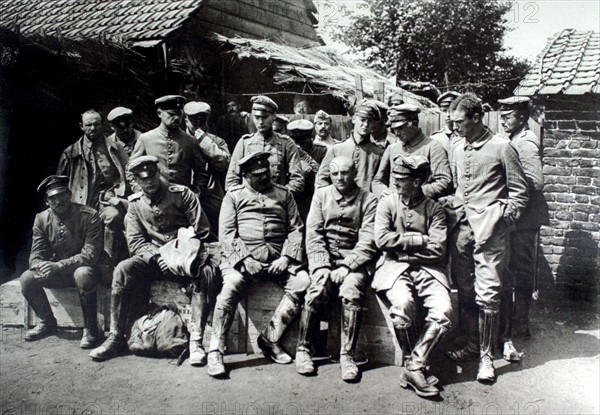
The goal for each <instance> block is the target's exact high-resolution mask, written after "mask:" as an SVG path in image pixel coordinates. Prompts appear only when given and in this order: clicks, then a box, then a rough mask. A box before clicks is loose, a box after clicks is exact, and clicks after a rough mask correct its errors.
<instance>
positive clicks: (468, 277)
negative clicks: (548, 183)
mask: <svg viewBox="0 0 600 415" xmlns="http://www.w3.org/2000/svg"><path fill="white" fill-rule="evenodd" d="M482 117H483V108H482V106H481V101H480V99H479V98H478V97H477V96H476V95H475V94H471V93H467V94H463V95H461V96H460V97H458V98H457V99H456V100H455V101H454V102H453V103H452V105H451V106H450V118H451V119H452V122H453V124H454V129H455V131H456V133H457V134H458V135H459V136H461V137H462V138H461V140H460V141H458V142H457V143H456V145H454V146H453V147H452V157H451V159H452V161H453V164H452V176H453V179H454V183H455V187H456V194H455V196H454V200H453V207H454V209H455V210H456V215H455V217H456V220H457V223H456V224H452V225H454V226H453V229H452V230H451V231H450V236H449V241H450V243H449V246H450V249H451V257H452V264H451V267H452V275H453V276H454V278H456V279H457V281H456V283H457V284H456V285H457V288H458V299H459V304H462V305H463V317H464V319H465V321H464V323H465V326H466V329H467V345H466V346H465V347H464V348H462V349H459V350H457V351H451V352H448V356H449V357H450V358H451V359H453V360H456V361H464V360H469V359H479V369H478V371H477V380H478V381H480V382H493V381H494V380H495V379H496V374H495V370H494V362H493V350H494V347H495V345H496V341H497V339H498V317H499V311H500V299H501V293H502V275H503V272H504V266H505V254H506V248H507V238H508V227H509V226H512V225H513V224H514V223H515V222H516V221H517V220H518V219H519V217H520V216H521V213H522V212H523V210H524V209H525V206H526V205H527V200H528V190H527V181H526V179H525V174H524V173H523V168H522V167H521V163H520V161H519V158H518V155H517V153H516V151H515V149H514V148H513V147H512V146H511V145H510V142H509V141H508V140H507V139H505V138H503V137H501V136H499V135H495V134H494V133H493V132H491V131H490V130H489V129H488V128H487V127H486V126H485V125H484V124H483V120H482Z"/></svg>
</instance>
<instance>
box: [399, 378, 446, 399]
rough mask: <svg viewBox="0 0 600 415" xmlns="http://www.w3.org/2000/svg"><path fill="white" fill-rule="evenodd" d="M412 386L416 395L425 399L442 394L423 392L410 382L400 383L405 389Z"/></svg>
mask: <svg viewBox="0 0 600 415" xmlns="http://www.w3.org/2000/svg"><path fill="white" fill-rule="evenodd" d="M409 385H410V387H411V388H412V389H413V390H414V391H415V393H416V394H417V395H419V396H421V397H423V398H431V397H434V396H439V394H440V392H439V391H438V392H423V391H422V390H420V389H419V388H416V387H415V385H413V384H412V383H410V382H406V381H402V380H401V381H400V386H402V387H403V388H404V389H408V386H409Z"/></svg>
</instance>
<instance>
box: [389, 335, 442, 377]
mask: <svg viewBox="0 0 600 415" xmlns="http://www.w3.org/2000/svg"><path fill="white" fill-rule="evenodd" d="M414 331H415V330H414V327H413V326H409V327H407V328H396V327H394V334H395V335H396V340H398V344H399V345H400V349H401V350H402V366H406V362H407V360H408V359H409V358H410V355H411V353H412V351H413V346H414V345H415V340H414V338H415V333H414ZM425 377H426V378H427V383H429V384H430V385H437V383H438V382H439V379H438V378H437V377H435V376H433V375H426V376H425Z"/></svg>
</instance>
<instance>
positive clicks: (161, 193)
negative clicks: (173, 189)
mask: <svg viewBox="0 0 600 415" xmlns="http://www.w3.org/2000/svg"><path fill="white" fill-rule="evenodd" d="M165 194H167V184H166V183H165V182H163V181H162V180H161V181H160V184H159V186H158V190H157V191H156V193H155V194H154V196H152V197H149V196H148V195H147V194H146V193H143V196H142V197H143V198H144V200H145V201H146V202H147V203H148V204H152V203H154V204H157V203H159V202H160V201H161V200H162V199H163V198H164V197H165Z"/></svg>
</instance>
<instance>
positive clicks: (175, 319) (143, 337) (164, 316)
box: [127, 306, 189, 357]
mask: <svg viewBox="0 0 600 415" xmlns="http://www.w3.org/2000/svg"><path fill="white" fill-rule="evenodd" d="M188 342H189V333H188V331H187V328H186V325H185V322H184V321H183V319H182V318H181V316H180V315H179V312H178V311H174V310H172V309H170V308H169V307H166V306H163V307H161V308H159V309H158V310H156V311H154V312H152V313H150V314H147V315H145V316H142V317H140V318H139V319H137V320H136V321H135V323H133V327H132V328H131V336H130V337H129V340H128V342H127V344H128V346H129V350H130V351H131V352H132V353H134V354H136V355H141V356H150V357H180V356H181V355H182V354H183V353H184V352H185V351H186V350H187V347H188Z"/></svg>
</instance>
